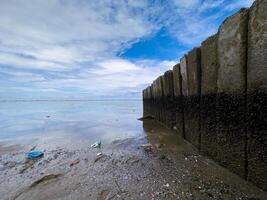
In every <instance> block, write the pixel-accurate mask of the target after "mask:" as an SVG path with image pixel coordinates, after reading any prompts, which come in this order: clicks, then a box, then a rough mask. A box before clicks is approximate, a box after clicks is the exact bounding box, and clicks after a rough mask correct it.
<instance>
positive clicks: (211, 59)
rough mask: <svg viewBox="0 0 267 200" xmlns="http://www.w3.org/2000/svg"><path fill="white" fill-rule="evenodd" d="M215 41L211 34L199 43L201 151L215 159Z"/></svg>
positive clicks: (216, 36)
mask: <svg viewBox="0 0 267 200" xmlns="http://www.w3.org/2000/svg"><path fill="white" fill-rule="evenodd" d="M217 42H218V35H217V34H216V35H213V36H211V37H209V38H208V39H206V40H205V41H204V42H202V44H201V99H200V100H201V102H200V110H201V111H200V115H201V117H200V119H201V128H200V131H201V152H202V153H203V154H204V155H208V156H209V157H211V158H213V159H216V156H217V134H216V126H217V123H216V94H217V74H218V62H217Z"/></svg>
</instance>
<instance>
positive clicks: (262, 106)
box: [247, 0, 267, 190]
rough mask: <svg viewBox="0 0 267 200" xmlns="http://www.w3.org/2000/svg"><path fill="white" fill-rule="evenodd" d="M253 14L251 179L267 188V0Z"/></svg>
mask: <svg viewBox="0 0 267 200" xmlns="http://www.w3.org/2000/svg"><path fill="white" fill-rule="evenodd" d="M249 16H250V17H249V25H248V65H247V97H248V100H247V102H248V103H247V109H248V139H249V140H248V180H250V181H251V182H254V183H255V184H256V185H257V186H259V187H261V188H262V189H264V190H267V1H266V0H257V1H255V2H254V4H253V6H252V7H251V8H250V12H249Z"/></svg>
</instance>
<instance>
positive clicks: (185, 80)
mask: <svg viewBox="0 0 267 200" xmlns="http://www.w3.org/2000/svg"><path fill="white" fill-rule="evenodd" d="M180 71H181V79H182V102H183V137H184V138H185V139H187V138H186V128H185V127H186V123H187V122H186V119H185V115H186V112H187V107H188V105H187V100H186V98H187V97H188V73H187V55H184V57H182V58H181V60H180Z"/></svg>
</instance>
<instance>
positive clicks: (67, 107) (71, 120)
mask: <svg viewBox="0 0 267 200" xmlns="http://www.w3.org/2000/svg"><path fill="white" fill-rule="evenodd" d="M141 115H142V101H125V100H124V101H73V102H72V101H63V102H49V101H45V102H42V101H38V102H37V101H32V102H1V103H0V129H1V133H0V141H8V142H16V143H21V142H22V141H27V142H29V143H33V142H35V143H36V142H38V143H40V144H46V145H48V144H49V145H67V146H68V145H70V144H71V145H72V146H74V145H76V146H80V145H81V144H82V143H84V142H85V141H86V145H88V144H90V142H93V141H95V140H99V139H101V140H102V141H103V142H104V143H109V142H111V141H113V140H115V139H124V138H128V137H139V136H143V134H144V133H143V128H142V123H141V122H140V121H138V120H137V118H139V117H140V116H141Z"/></svg>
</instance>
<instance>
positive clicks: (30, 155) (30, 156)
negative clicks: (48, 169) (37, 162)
mask: <svg viewBox="0 0 267 200" xmlns="http://www.w3.org/2000/svg"><path fill="white" fill-rule="evenodd" d="M42 156H44V153H43V152H42V151H30V152H28V153H27V158H28V159H34V158H40V157H42Z"/></svg>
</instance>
